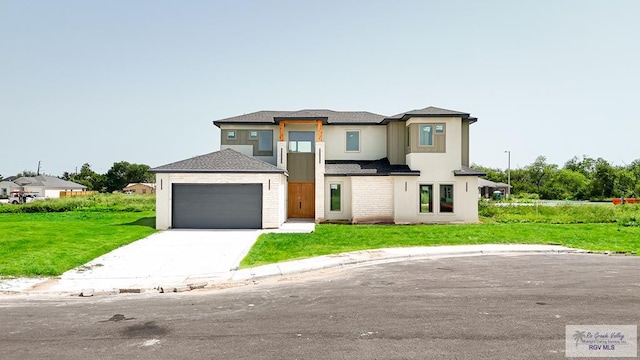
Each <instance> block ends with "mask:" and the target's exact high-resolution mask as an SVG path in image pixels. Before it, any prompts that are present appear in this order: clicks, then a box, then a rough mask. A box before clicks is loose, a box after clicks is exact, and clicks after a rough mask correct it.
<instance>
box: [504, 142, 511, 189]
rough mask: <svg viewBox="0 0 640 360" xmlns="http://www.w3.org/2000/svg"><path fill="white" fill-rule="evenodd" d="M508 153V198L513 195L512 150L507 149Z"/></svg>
mask: <svg viewBox="0 0 640 360" xmlns="http://www.w3.org/2000/svg"><path fill="white" fill-rule="evenodd" d="M504 152H505V153H507V186H508V187H507V199H508V198H509V195H511V150H505V151H504Z"/></svg>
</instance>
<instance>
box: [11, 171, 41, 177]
mask: <svg viewBox="0 0 640 360" xmlns="http://www.w3.org/2000/svg"><path fill="white" fill-rule="evenodd" d="M35 176H38V174H36V172H35V171H29V170H24V171H23V172H19V173H17V174H16V177H35Z"/></svg>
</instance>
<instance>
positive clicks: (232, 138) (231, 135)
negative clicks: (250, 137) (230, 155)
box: [227, 130, 236, 140]
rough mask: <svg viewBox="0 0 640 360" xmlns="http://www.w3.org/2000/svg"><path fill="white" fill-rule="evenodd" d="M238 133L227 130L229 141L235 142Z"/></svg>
mask: <svg viewBox="0 0 640 360" xmlns="http://www.w3.org/2000/svg"><path fill="white" fill-rule="evenodd" d="M235 138H236V131H235V130H227V139H230V140H235Z"/></svg>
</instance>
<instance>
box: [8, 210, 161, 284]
mask: <svg viewBox="0 0 640 360" xmlns="http://www.w3.org/2000/svg"><path fill="white" fill-rule="evenodd" d="M154 216H155V212H153V211H143V212H92V211H87V212H81V211H71V212H64V213H29V214H25V213H21V214H0V277H6V276H57V275H60V274H62V273H63V272H65V271H67V270H69V269H72V268H75V267H77V266H79V265H82V264H85V263H87V262H88V261H90V260H93V259H94V258H96V257H98V256H100V255H103V254H105V253H107V252H109V251H111V250H114V249H116V248H118V247H120V246H123V245H126V244H129V243H131V242H133V241H136V240H138V239H141V238H144V237H146V236H148V235H150V234H152V233H154V232H155V231H156V230H155V229H154V225H155V218H154Z"/></svg>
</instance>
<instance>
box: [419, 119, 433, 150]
mask: <svg viewBox="0 0 640 360" xmlns="http://www.w3.org/2000/svg"><path fill="white" fill-rule="evenodd" d="M432 145H433V125H424V124H421V125H420V146H432Z"/></svg>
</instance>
